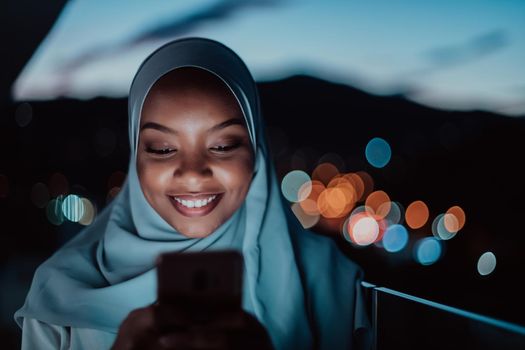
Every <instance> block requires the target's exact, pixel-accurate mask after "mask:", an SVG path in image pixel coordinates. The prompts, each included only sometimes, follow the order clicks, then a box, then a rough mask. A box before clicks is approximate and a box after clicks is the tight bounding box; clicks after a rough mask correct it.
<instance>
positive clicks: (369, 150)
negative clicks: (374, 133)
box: [365, 137, 392, 168]
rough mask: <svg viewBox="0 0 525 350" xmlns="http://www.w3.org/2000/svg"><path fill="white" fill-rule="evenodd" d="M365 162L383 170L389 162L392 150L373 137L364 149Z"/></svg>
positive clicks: (379, 139)
mask: <svg viewBox="0 0 525 350" xmlns="http://www.w3.org/2000/svg"><path fill="white" fill-rule="evenodd" d="M365 155H366V160H367V161H368V163H370V164H371V165H372V166H374V167H376V168H383V167H384V166H385V165H387V164H388V162H390V158H391V157H392V150H391V149H390V145H389V144H388V142H386V141H385V140H384V139H382V138H380V137H374V138H373V139H372V140H370V141H369V142H368V144H367V145H366V149H365Z"/></svg>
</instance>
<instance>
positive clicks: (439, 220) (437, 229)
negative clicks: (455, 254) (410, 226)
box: [432, 214, 458, 240]
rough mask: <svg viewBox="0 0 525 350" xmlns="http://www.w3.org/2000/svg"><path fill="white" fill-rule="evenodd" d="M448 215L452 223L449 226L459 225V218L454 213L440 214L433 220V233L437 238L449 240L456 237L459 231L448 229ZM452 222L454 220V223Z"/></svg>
mask: <svg viewBox="0 0 525 350" xmlns="http://www.w3.org/2000/svg"><path fill="white" fill-rule="evenodd" d="M447 217H448V221H449V223H451V224H449V227H451V226H453V227H458V223H457V220H456V218H455V216H454V215H452V214H439V215H438V216H436V218H435V219H434V221H433V222H432V234H433V235H434V237H436V238H437V239H442V240H449V239H451V238H452V237H454V236H455V235H456V233H457V231H449V230H448V229H447V227H446V225H445V219H447ZM452 222H454V223H452Z"/></svg>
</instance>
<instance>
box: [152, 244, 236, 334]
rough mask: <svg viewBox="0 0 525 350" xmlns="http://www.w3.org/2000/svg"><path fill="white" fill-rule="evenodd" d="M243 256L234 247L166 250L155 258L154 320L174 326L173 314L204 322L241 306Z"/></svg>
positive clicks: (166, 325) (163, 324)
mask: <svg viewBox="0 0 525 350" xmlns="http://www.w3.org/2000/svg"><path fill="white" fill-rule="evenodd" d="M243 263H244V262H243V257H242V255H241V254H240V253H239V252H238V251H236V250H222V251H210V252H182V253H181V252H169V253H163V254H160V255H159V257H158V258H157V298H158V299H157V302H158V310H159V311H160V312H159V313H158V316H157V318H158V319H157V322H158V323H159V324H160V325H162V326H165V327H168V326H170V325H173V323H174V320H175V317H173V313H174V312H176V313H178V314H179V315H181V314H183V315H184V317H185V318H188V317H191V319H192V320H193V321H195V322H204V321H207V320H210V319H213V318H214V317H217V315H218V314H219V313H222V312H232V311H233V312H234V311H238V310H240V309H241V302H242V279H243V276H242V273H243Z"/></svg>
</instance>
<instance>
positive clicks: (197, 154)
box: [137, 67, 254, 237]
mask: <svg viewBox="0 0 525 350" xmlns="http://www.w3.org/2000/svg"><path fill="white" fill-rule="evenodd" d="M137 157H138V159H137V168H138V170H137V171H138V175H139V179H140V184H141V187H142V191H143V192H144V195H145V197H146V199H147V200H148V202H149V203H150V205H151V206H152V207H153V208H155V210H156V211H157V212H158V213H159V214H160V215H161V216H162V217H163V218H164V220H166V221H167V222H168V223H169V224H170V225H172V226H173V227H174V228H175V229H176V230H178V231H179V232H180V233H182V234H184V235H185V236H188V237H204V236H207V235H209V234H211V233H212V232H213V231H214V230H215V229H217V227H219V226H220V225H221V224H222V223H223V222H225V221H226V220H227V219H228V218H229V217H231V216H232V215H233V213H234V212H235V211H236V210H237V209H238V208H239V207H240V206H241V204H242V202H243V201H244V199H245V197H246V194H247V193H248V189H249V186H250V183H251V180H252V175H253V171H254V169H253V166H254V154H253V148H252V145H251V142H250V135H249V133H248V129H247V127H246V123H245V122H244V117H243V115H242V110H241V108H240V106H239V104H238V102H237V100H236V99H235V96H234V95H233V93H232V92H231V91H230V90H229V88H228V86H227V85H226V84H224V83H223V82H222V81H221V80H220V79H219V78H218V77H216V76H215V75H213V74H212V73H210V72H208V71H205V70H203V69H198V68H191V67H185V68H180V69H176V70H174V71H171V72H170V73H167V74H166V75H164V76H163V77H162V78H160V79H159V80H158V81H157V82H156V83H155V85H154V86H153V87H152V89H151V90H150V92H149V93H148V95H147V97H146V100H145V102H144V107H143V109H142V116H141V127H140V136H139V146H138V152H137Z"/></svg>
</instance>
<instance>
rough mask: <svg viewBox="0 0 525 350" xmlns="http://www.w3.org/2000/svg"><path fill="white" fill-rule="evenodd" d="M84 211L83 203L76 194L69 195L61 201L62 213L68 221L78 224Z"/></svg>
mask: <svg viewBox="0 0 525 350" xmlns="http://www.w3.org/2000/svg"><path fill="white" fill-rule="evenodd" d="M84 211H85V209H84V202H82V200H81V198H80V197H79V196H77V195H76V194H70V195H69V196H67V197H66V198H64V200H63V201H62V213H63V214H64V216H65V217H66V218H67V219H68V220H69V221H73V222H78V221H79V220H80V219H82V216H83V215H84Z"/></svg>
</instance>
